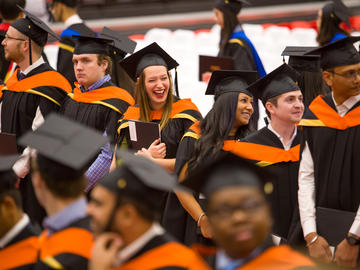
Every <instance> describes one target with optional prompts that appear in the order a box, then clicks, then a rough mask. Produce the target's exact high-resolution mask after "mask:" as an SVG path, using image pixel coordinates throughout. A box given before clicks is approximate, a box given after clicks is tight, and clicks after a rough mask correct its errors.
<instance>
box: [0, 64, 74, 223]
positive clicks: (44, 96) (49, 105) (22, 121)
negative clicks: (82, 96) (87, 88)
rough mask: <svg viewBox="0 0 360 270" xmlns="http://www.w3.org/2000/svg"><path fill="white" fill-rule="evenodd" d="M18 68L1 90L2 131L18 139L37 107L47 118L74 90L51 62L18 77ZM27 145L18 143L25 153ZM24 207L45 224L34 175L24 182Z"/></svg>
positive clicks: (30, 126) (35, 219)
mask: <svg viewBox="0 0 360 270" xmlns="http://www.w3.org/2000/svg"><path fill="white" fill-rule="evenodd" d="M19 72H20V71H19V69H17V70H16V71H15V72H14V73H13V74H12V75H11V77H10V78H9V79H8V81H7V82H6V86H4V87H3V88H2V90H1V101H2V106H1V132H3V133H11V134H15V135H16V137H17V138H19V137H20V136H22V135H23V134H25V133H26V132H27V131H29V130H31V129H32V123H33V121H34V118H35V116H36V112H37V109H38V108H40V112H41V114H42V115H43V117H46V116H47V115H48V114H49V113H51V112H56V111H58V110H59V108H60V106H61V105H62V103H63V101H64V98H65V97H66V95H67V93H69V92H70V91H71V87H70V84H69V83H68V81H67V80H66V79H65V78H64V77H63V76H62V75H61V74H60V73H58V72H56V71H54V69H52V68H51V67H50V65H49V64H47V63H44V64H42V65H40V66H39V67H37V68H35V69H34V70H32V71H31V72H30V73H29V74H27V75H26V77H25V78H24V79H22V80H18V77H19ZM23 150H24V147H21V146H18V152H19V153H22V151H23ZM20 191H21V195H22V198H23V209H24V211H25V212H26V213H27V214H28V215H29V217H30V219H31V220H32V221H34V222H37V223H39V224H41V221H42V219H43V218H44V216H45V211H44V210H43V209H42V207H40V205H39V204H38V202H37V199H36V197H35V194H34V190H33V187H32V184H31V180H30V176H29V175H28V176H26V177H25V178H24V179H23V180H22V181H20Z"/></svg>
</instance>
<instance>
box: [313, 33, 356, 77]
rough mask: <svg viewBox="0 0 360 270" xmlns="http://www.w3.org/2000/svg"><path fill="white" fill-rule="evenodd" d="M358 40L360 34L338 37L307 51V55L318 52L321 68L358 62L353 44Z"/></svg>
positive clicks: (326, 68) (325, 68)
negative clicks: (331, 41) (333, 40)
mask: <svg viewBox="0 0 360 270" xmlns="http://www.w3.org/2000/svg"><path fill="white" fill-rule="evenodd" d="M358 40H360V36H357V37H352V36H351V37H347V38H343V39H339V40H337V41H335V42H333V43H329V44H327V45H324V46H322V47H319V48H317V49H315V50H312V51H309V52H308V53H307V55H313V54H320V57H321V60H320V61H321V68H322V69H323V70H328V69H331V68H334V67H340V66H348V65H354V64H358V63H360V55H359V52H358V51H357V50H356V48H355V46H354V45H353V43H354V42H356V41H358Z"/></svg>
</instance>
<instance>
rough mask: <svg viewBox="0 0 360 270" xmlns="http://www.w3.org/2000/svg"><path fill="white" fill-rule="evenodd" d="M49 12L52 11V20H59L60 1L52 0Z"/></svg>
mask: <svg viewBox="0 0 360 270" xmlns="http://www.w3.org/2000/svg"><path fill="white" fill-rule="evenodd" d="M51 13H52V15H53V17H54V20H55V21H56V22H59V21H61V13H62V9H61V3H60V2H56V1H52V7H51Z"/></svg>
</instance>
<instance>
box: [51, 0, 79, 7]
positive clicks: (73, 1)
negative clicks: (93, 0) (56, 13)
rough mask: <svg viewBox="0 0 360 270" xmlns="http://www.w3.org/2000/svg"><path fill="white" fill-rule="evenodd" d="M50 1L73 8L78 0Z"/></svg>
mask: <svg viewBox="0 0 360 270" xmlns="http://www.w3.org/2000/svg"><path fill="white" fill-rule="evenodd" d="M52 1H53V3H55V2H59V3H63V4H65V5H66V6H68V7H71V8H75V7H76V6H77V5H78V3H79V1H78V0H52Z"/></svg>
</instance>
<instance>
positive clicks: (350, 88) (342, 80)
mask: <svg viewBox="0 0 360 270" xmlns="http://www.w3.org/2000/svg"><path fill="white" fill-rule="evenodd" d="M323 77H324V80H325V81H326V83H327V84H328V85H329V86H330V87H331V90H332V91H333V92H334V96H341V97H342V98H343V99H344V100H346V99H348V98H350V97H352V96H356V95H358V94H360V63H359V64H355V65H349V66H342V67H336V68H334V71H333V72H327V71H325V72H324V73H323Z"/></svg>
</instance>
